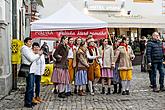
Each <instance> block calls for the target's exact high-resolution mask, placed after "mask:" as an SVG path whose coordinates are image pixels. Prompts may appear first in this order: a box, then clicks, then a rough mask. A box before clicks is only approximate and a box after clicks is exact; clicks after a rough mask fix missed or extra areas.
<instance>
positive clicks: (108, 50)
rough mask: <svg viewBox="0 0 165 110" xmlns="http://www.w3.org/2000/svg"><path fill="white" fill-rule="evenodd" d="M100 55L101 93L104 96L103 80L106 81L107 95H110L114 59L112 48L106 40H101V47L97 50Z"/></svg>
mask: <svg viewBox="0 0 165 110" xmlns="http://www.w3.org/2000/svg"><path fill="white" fill-rule="evenodd" d="M99 52H100V55H101V56H102V65H101V82H102V92H101V94H105V84H104V83H105V79H108V80H107V81H108V92H107V95H109V94H111V89H110V86H111V78H113V68H112V66H111V64H112V60H113V57H114V52H113V47H112V46H110V45H108V39H103V45H101V46H100V48H99Z"/></svg>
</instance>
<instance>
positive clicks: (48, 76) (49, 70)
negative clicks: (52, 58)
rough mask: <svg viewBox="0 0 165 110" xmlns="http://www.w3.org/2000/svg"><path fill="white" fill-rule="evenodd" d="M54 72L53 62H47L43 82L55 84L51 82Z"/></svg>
mask: <svg viewBox="0 0 165 110" xmlns="http://www.w3.org/2000/svg"><path fill="white" fill-rule="evenodd" d="M52 73H53V64H46V67H45V72H44V74H43V75H42V77H41V83H42V84H46V85H47V84H53V83H52V82H51V77H52Z"/></svg>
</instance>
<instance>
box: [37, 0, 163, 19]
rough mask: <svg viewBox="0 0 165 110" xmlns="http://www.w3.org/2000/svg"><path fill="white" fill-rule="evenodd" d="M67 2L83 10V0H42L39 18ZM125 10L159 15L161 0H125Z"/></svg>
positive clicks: (118, 0) (89, 2)
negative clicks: (145, 0) (143, 1)
mask: <svg viewBox="0 0 165 110" xmlns="http://www.w3.org/2000/svg"><path fill="white" fill-rule="evenodd" d="M87 1H88V4H118V5H120V4H121V3H122V0H116V1H115V2H107V1H105V2H100V1H99V2H98V1H94V0H87ZM67 2H71V3H72V4H73V5H74V6H75V7H76V8H77V9H79V10H80V11H83V8H84V0H43V3H44V8H40V15H41V18H44V17H47V16H49V15H51V14H53V13H54V12H55V11H57V10H59V9H60V8H61V7H63V6H64V5H65V4H66V3H67ZM125 10H127V11H129V10H131V13H132V14H140V15H142V16H161V15H162V14H161V13H162V0H154V2H153V3H137V2H133V0H125Z"/></svg>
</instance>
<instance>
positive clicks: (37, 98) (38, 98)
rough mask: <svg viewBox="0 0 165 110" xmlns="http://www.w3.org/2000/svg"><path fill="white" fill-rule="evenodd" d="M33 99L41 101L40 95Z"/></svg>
mask: <svg viewBox="0 0 165 110" xmlns="http://www.w3.org/2000/svg"><path fill="white" fill-rule="evenodd" d="M35 99H36V100H37V101H39V102H43V100H42V99H41V98H40V97H36V98H35Z"/></svg>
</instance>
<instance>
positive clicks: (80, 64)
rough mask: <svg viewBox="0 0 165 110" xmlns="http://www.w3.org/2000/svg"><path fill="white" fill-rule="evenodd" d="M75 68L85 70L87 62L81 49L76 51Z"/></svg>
mask: <svg viewBox="0 0 165 110" xmlns="http://www.w3.org/2000/svg"><path fill="white" fill-rule="evenodd" d="M76 57H77V68H78V70H87V67H88V66H89V65H88V62H87V55H86V52H84V51H83V50H82V49H80V48H79V49H78V51H77V56H76Z"/></svg>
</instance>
